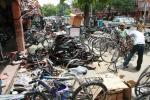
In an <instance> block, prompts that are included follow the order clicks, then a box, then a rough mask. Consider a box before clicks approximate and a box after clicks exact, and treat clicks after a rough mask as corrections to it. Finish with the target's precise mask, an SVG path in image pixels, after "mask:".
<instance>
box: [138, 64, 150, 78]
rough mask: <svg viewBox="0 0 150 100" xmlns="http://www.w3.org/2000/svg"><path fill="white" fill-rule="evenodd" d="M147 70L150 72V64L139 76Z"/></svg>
mask: <svg viewBox="0 0 150 100" xmlns="http://www.w3.org/2000/svg"><path fill="white" fill-rule="evenodd" d="M147 72H150V65H149V66H148V67H146V68H145V69H144V70H143V72H142V73H141V74H140V76H139V77H141V76H142V75H143V74H145V73H147Z"/></svg>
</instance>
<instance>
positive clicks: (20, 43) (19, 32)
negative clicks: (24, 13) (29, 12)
mask: <svg viewBox="0 0 150 100" xmlns="http://www.w3.org/2000/svg"><path fill="white" fill-rule="evenodd" d="M19 5H20V0H13V1H12V13H13V19H14V27H15V32H16V42H17V49H18V51H23V50H25V44H24V33H23V25H22V17H21V9H20V7H19Z"/></svg>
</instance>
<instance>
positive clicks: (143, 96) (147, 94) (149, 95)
mask: <svg viewBox="0 0 150 100" xmlns="http://www.w3.org/2000/svg"><path fill="white" fill-rule="evenodd" d="M146 97H149V99H150V91H148V92H147V93H144V94H143V95H140V96H138V97H136V99H135V100H149V99H146Z"/></svg>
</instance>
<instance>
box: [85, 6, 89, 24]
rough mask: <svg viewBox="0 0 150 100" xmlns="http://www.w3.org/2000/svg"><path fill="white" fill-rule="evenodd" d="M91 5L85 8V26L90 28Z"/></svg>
mask: <svg viewBox="0 0 150 100" xmlns="http://www.w3.org/2000/svg"><path fill="white" fill-rule="evenodd" d="M89 10H90V9H89V5H88V4H86V5H85V8H84V26H88V24H89Z"/></svg>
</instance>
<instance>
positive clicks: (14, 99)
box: [0, 94, 25, 100]
mask: <svg viewBox="0 0 150 100" xmlns="http://www.w3.org/2000/svg"><path fill="white" fill-rule="evenodd" d="M24 97H25V95H24V94H15V95H14V94H7V95H0V100H20V99H24Z"/></svg>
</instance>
